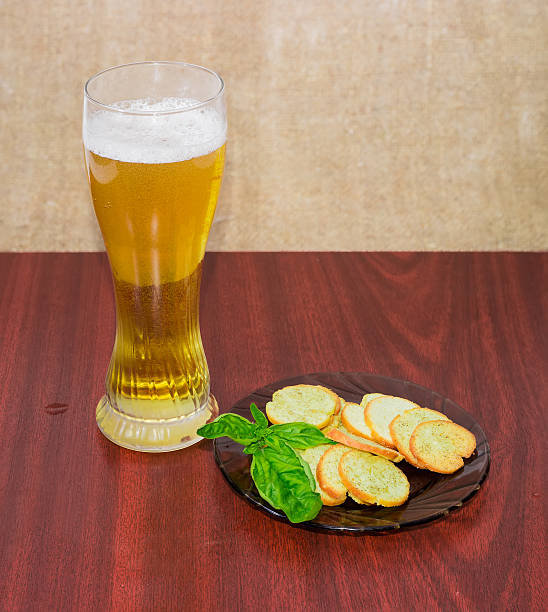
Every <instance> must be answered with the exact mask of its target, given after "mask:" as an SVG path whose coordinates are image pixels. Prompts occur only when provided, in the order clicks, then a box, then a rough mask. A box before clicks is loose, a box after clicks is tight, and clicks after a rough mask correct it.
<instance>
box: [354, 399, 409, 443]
mask: <svg viewBox="0 0 548 612" xmlns="http://www.w3.org/2000/svg"><path fill="white" fill-rule="evenodd" d="M419 407H420V406H418V405H417V404H415V403H414V402H410V401H409V400H406V399H404V398H403V397H393V396H392V395H383V396H382V397H377V398H375V399H373V400H371V401H370V402H367V405H366V406H365V411H364V415H365V424H366V425H367V426H368V427H369V429H370V430H371V433H372V435H373V440H375V442H378V443H379V444H382V445H383V446H388V447H390V448H396V444H395V443H394V440H392V436H391V435H390V429H389V425H390V423H391V421H393V420H394V419H395V418H396V417H397V416H398V414H402V413H404V412H405V411H406V410H411V409H412V408H419Z"/></svg>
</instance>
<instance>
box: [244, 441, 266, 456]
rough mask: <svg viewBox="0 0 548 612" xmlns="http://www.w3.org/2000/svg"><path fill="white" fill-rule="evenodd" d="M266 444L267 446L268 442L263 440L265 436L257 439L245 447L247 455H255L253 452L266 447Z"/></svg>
mask: <svg viewBox="0 0 548 612" xmlns="http://www.w3.org/2000/svg"><path fill="white" fill-rule="evenodd" d="M265 446H266V442H265V441H264V440H263V438H261V439H260V440H257V441H256V442H252V443H251V444H248V445H247V446H246V447H245V448H244V453H245V454H246V455H253V453H256V452H257V451H258V450H260V449H261V448H264V447H265Z"/></svg>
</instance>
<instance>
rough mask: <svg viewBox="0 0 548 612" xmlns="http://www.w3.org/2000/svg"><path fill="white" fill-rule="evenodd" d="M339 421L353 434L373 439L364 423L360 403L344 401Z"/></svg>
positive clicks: (362, 409)
mask: <svg viewBox="0 0 548 612" xmlns="http://www.w3.org/2000/svg"><path fill="white" fill-rule="evenodd" d="M341 421H342V424H343V425H344V426H345V427H346V429H348V431H349V432H350V433H353V434H354V435H355V436H360V437H361V438H367V439H368V440H373V434H372V433H371V430H370V429H369V427H368V426H367V425H366V424H365V416H364V408H363V406H361V405H360V404H353V403H352V402H346V403H345V404H344V406H343V409H342V411H341Z"/></svg>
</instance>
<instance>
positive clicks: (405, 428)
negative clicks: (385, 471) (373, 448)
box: [389, 408, 450, 467]
mask: <svg viewBox="0 0 548 612" xmlns="http://www.w3.org/2000/svg"><path fill="white" fill-rule="evenodd" d="M438 420H439V421H449V420H450V419H449V418H448V417H446V416H445V414H442V413H441V412H438V411H437V410H430V408H412V409H411V410H406V411H405V412H404V413H403V414H398V416H397V417H396V418H395V419H393V420H392V421H391V423H390V425H389V429H390V435H391V436H392V440H394V442H395V444H396V447H397V449H398V451H399V452H400V453H401V454H402V455H403V456H404V457H405V459H406V460H407V461H408V463H410V464H411V465H414V466H415V467H422V464H419V463H418V461H417V458H416V457H415V456H414V455H413V453H412V452H411V449H410V448H409V440H410V439H411V434H412V433H413V431H414V430H415V427H416V426H417V425H419V424H420V423H426V422H427V421H438Z"/></svg>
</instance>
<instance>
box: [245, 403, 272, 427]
mask: <svg viewBox="0 0 548 612" xmlns="http://www.w3.org/2000/svg"><path fill="white" fill-rule="evenodd" d="M249 409H250V410H251V414H252V415H253V418H254V419H255V423H257V425H259V427H261V428H264V429H266V428H267V427H268V419H267V418H266V416H265V415H264V413H263V412H261V411H260V410H259V409H258V408H257V405H256V404H251V406H249Z"/></svg>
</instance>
